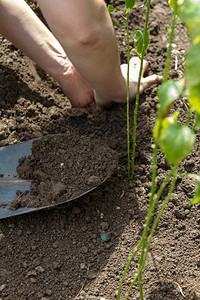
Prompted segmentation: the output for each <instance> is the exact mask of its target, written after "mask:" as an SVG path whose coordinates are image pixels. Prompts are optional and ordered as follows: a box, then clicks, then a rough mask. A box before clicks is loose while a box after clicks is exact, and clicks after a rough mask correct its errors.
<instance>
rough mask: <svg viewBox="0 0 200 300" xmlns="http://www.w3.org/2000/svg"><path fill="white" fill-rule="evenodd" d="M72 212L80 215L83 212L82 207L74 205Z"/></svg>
mask: <svg viewBox="0 0 200 300" xmlns="http://www.w3.org/2000/svg"><path fill="white" fill-rule="evenodd" d="M72 213H73V214H74V215H79V214H80V213H81V209H80V208H79V207H76V206H75V207H73V209H72Z"/></svg>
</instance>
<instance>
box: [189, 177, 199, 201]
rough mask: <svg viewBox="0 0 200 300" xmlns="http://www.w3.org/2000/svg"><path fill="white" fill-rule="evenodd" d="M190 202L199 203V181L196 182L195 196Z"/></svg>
mask: <svg viewBox="0 0 200 300" xmlns="http://www.w3.org/2000/svg"><path fill="white" fill-rule="evenodd" d="M190 203H191V204H192V205H194V204H198V203H200V181H198V182H197V185H196V191H195V197H194V199H193V200H192V201H191V202H190Z"/></svg>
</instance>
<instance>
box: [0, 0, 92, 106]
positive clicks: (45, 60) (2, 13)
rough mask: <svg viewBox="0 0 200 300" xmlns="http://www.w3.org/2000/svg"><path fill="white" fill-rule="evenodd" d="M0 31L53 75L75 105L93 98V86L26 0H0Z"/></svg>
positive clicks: (88, 102)
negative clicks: (77, 68)
mask: <svg viewBox="0 0 200 300" xmlns="http://www.w3.org/2000/svg"><path fill="white" fill-rule="evenodd" d="M0 34H2V35H3V36H4V37H5V38H7V39H8V40H10V41H11V42H12V43H13V44H14V45H16V46H17V47H18V48H20V49H21V50H22V51H23V52H24V53H25V54H27V55H28V56H29V57H30V58H31V59H32V60H33V61H34V62H35V63H37V64H38V65H39V66H40V67H41V68H42V69H44V70H45V71H46V72H47V73H48V74H50V75H51V76H53V77H54V78H55V79H56V80H57V81H58V83H59V84H60V86H61V88H62V89H63V92H64V93H65V94H66V95H67V96H68V98H69V99H70V101H71V103H72V105H73V106H76V107H79V106H80V107H82V106H87V105H89V104H90V103H92V102H93V97H94V91H93V88H92V87H91V86H90V85H89V84H88V82H87V81H86V80H85V79H84V78H83V77H82V76H81V75H80V73H79V72H78V71H77V70H76V68H75V67H74V66H73V64H72V63H71V61H70V60H69V59H68V57H67V56H66V53H65V51H64V50H63V48H62V46H61V45H60V43H59V42H58V41H57V40H56V38H55V37H54V35H53V34H52V33H51V32H50V31H49V30H48V28H47V27H46V26H45V25H44V24H43V23H42V22H41V21H40V20H39V18H38V17H37V16H36V15H35V14H34V12H33V11H32V10H31V8H30V7H29V6H28V5H27V4H26V2H25V1H24V0H12V1H8V0H0Z"/></svg>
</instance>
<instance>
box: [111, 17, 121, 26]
mask: <svg viewBox="0 0 200 300" xmlns="http://www.w3.org/2000/svg"><path fill="white" fill-rule="evenodd" d="M111 19H112V23H113V26H116V27H121V25H120V24H118V23H117V22H115V20H113V18H111Z"/></svg>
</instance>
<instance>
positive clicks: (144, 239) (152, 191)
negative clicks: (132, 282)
mask: <svg viewBox="0 0 200 300" xmlns="http://www.w3.org/2000/svg"><path fill="white" fill-rule="evenodd" d="M157 155H158V147H157V145H154V147H153V170H152V186H151V192H150V197H149V211H150V208H151V206H152V203H153V198H154V194H155V188H156V175H157ZM157 201H158V200H157ZM157 201H156V202H155V203H157ZM154 205H155V204H154ZM152 214H153V212H152ZM150 219H151V217H150ZM145 226H146V225H145ZM147 231H148V227H147V230H146V231H145V235H144V238H143V243H142V250H141V255H140V262H139V268H140V266H141V265H142V263H143V257H144V250H145V247H146V240H147ZM138 283H139V290H140V299H141V300H143V291H142V273H140V274H139V276H138Z"/></svg>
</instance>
